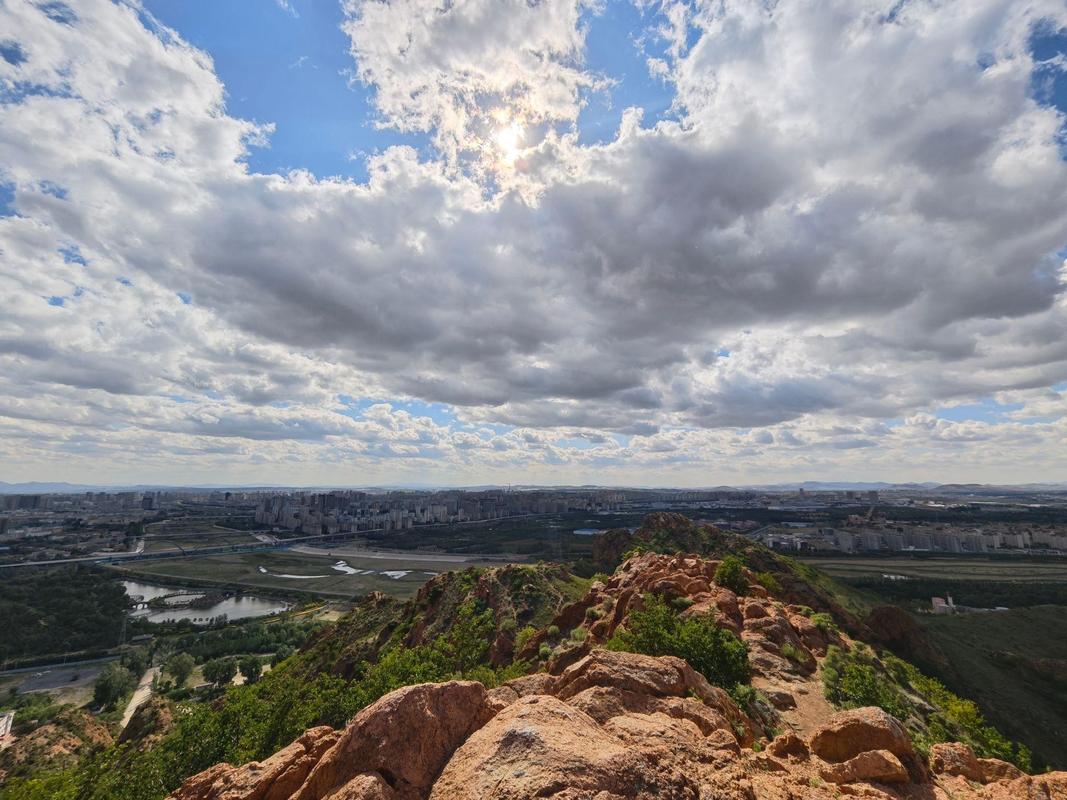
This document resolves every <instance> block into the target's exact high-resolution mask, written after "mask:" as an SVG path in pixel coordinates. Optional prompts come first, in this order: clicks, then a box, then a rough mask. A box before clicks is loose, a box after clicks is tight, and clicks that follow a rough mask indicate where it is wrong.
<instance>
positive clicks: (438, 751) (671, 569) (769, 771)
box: [171, 554, 1067, 800]
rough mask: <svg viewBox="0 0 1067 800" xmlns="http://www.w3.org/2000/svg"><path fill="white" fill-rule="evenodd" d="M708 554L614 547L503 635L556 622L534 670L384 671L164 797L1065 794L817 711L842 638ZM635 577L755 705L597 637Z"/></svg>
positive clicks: (644, 798) (1054, 778)
mask: <svg viewBox="0 0 1067 800" xmlns="http://www.w3.org/2000/svg"><path fill="white" fill-rule="evenodd" d="M717 566H718V562H716V561H714V560H708V559H702V558H697V557H693V556H662V555H651V554H649V555H641V556H637V557H635V558H632V559H630V560H629V561H627V562H626V563H625V564H624V565H623V566H622V567H620V568H619V570H618V571H617V572H616V574H615V575H614V576H612V577H611V578H610V579H608V580H606V581H602V582H597V583H594V584H593V585H592V587H591V588H590V589H589V591H588V592H587V593H586V594H585V596H584V597H582V598H581V599H580V600H578V601H576V602H574V603H571V604H569V605H567V606H564V607H563V608H562V609H561V610H560V612H559V613H558V614H557V615H556V616H555V619H554V620H553V622H552V625H551V626H548V627H547V628H545V629H542V631H541V632H540V633H538V635H537V636H536V637H534V638H533V639H532V640H531V641H530V642H529V643H528V644H526V646H525V647H524V649H523V652H522V653H519V656H520V657H522V656H524V655H525V656H528V657H533V655H534V654H538V653H541V652H543V651H542V650H541V647H542V646H543V645H545V644H550V639H551V636H550V634H549V633H548V631H549V630H550V629H558V633H557V634H556V638H557V639H558V640H559V641H558V643H557V644H556V645H555V646H554V648H553V649H552V652H551V654H550V655H549V657H548V658H547V659H545V663H544V667H545V669H544V671H542V672H538V673H535V674H531V675H527V676H525V677H522V678H518V679H516V680H512V681H508V682H507V683H505V684H503V685H501V686H499V687H497V688H494V689H486V688H485V687H484V686H482V684H480V683H476V682H471V681H450V682H446V683H437V684H420V685H416V686H408V687H405V688H402V689H399V690H397V691H395V692H392V693H390V694H388V695H386V696H385V697H383V698H382V699H381V700H379V701H378V702H376V703H374V704H373V705H371V706H369V707H367V708H365V709H363V711H361V712H360V713H359V714H357V715H356V717H355V718H354V719H353V720H352V721H351V722H350V723H349V725H348V726H347V727H346V728H345V729H344V730H341V731H335V730H332V729H330V728H325V727H322V728H313V729H311V730H309V731H307V732H305V733H304V735H303V736H301V737H300V738H299V739H298V740H297V741H296V742H294V743H292V744H291V745H289V746H288V747H286V748H284V749H283V750H280V751H279V752H277V753H276V754H275V755H273V756H271V757H270V758H268V759H266V760H265V761H263V762H253V763H250V764H245V765H243V766H230V765H227V764H219V765H216V766H214V767H212V768H210V769H208V770H206V771H205V772H203V773H201V774H199V775H197V776H194V777H192V778H190V779H189V780H187V781H186V782H185V784H183V786H182V787H181V788H180V789H178V790H177V791H176V792H175V793H174V794H173V795H172V796H171V797H172V800H285V799H286V798H293V799H294V800H416V799H417V800H445V799H446V798H448V799H451V798H460V799H463V798H468V799H469V800H474V798H479V799H481V798H497V799H499V800H511V799H512V798H514V799H515V800H518V798H530V797H543V798H555V800H578V799H579V798H590V799H591V800H621V798H637V799H639V800H652V798H679V799H681V798H687V799H689V800H696V799H697V798H723V799H724V800H727V799H728V800H735V799H736V800H756V798H774V800H799V799H800V798H812V800H817V799H821V798H827V800H829V799H830V798H839V797H840V796H841V795H854V796H860V797H868V798H915V800H919V799H920V798H922V800H970V798H984V799H985V800H1001V798H1004V800H1007V798H1009V797H1011V798H1014V797H1024V798H1028V799H1032V800H1060V798H1067V773H1062V772H1061V773H1049V774H1046V775H1041V776H1028V775H1024V774H1023V773H1021V772H1020V771H1019V770H1018V769H1016V768H1015V767H1014V766H1012V765H1011V764H1008V763H1007V762H1004V761H998V760H996V759H981V758H977V757H976V756H975V754H974V753H973V752H972V751H971V750H970V749H969V748H967V747H966V746H965V745H960V744H942V745H935V746H934V747H933V748H932V749H931V751H930V753H929V756H924V755H923V754H920V753H919V752H917V751H916V750H915V749H914V747H913V745H912V742H911V740H910V738H909V736H908V734H907V732H906V731H905V728H904V726H903V725H902V724H901V723H900V722H899V721H898V720H896V719H894V718H893V717H891V716H890V715H888V714H886V713H885V712H884V711H882V710H880V709H877V708H860V709H852V710H849V711H841V712H834V711H833V710H832V709H831V708H830V707H829V705H828V704H827V703H826V701H825V700H824V699H823V698H822V693H821V691H820V686H819V681H818V671H819V664H820V659H821V658H822V657H823V656H825V654H826V651H827V648H828V647H829V646H830V645H831V644H836V645H837V646H839V647H842V648H849V647H851V646H852V642H851V640H850V639H849V638H848V637H847V636H846V635H844V634H841V633H838V632H836V631H835V630H833V629H832V628H829V627H826V626H824V627H823V628H820V627H819V626H818V625H816V624H815V623H814V622H813V621H812V620H811V618H810V617H809V616H808V615H807V613H806V610H805V609H804V608H802V607H799V606H794V605H790V604H788V603H783V602H781V601H779V600H777V599H775V598H773V597H770V596H768V592H767V591H766V589H765V588H764V587H763V586H761V585H759V584H758V583H757V582H756V581H755V577H756V576H755V575H753V574H752V573H748V574H747V575H746V577H747V578H748V579H749V581H750V585H749V587H748V590H747V592H746V593H745V595H744V596H742V597H739V596H738V595H737V594H735V593H734V592H732V591H730V590H729V589H727V588H725V587H722V586H719V585H717V584H715V582H714V576H715V570H716V568H717ZM648 593H652V594H657V595H660V596H662V597H665V598H668V599H671V600H674V601H677V602H676V606H677V607H684V608H685V610H684V611H683V612H682V614H683V615H687V616H694V615H710V616H711V617H713V618H714V619H715V620H716V622H717V623H718V624H719V625H721V626H722V627H724V628H727V629H729V630H731V631H733V632H734V633H736V634H737V635H739V636H740V637H741V638H742V639H743V640H744V641H745V642H746V644H747V645H748V647H749V656H750V663H751V666H752V670H753V676H754V677H753V683H754V685H756V686H757V687H760V688H762V689H763V691H764V692H766V694H767V696H768V697H770V699H771V700H772V701H773V705H774V707H775V708H774V710H772V711H771V712H770V713H771V715H772V716H771V718H767V717H765V716H760V715H758V714H757V715H753V713H752V710H751V709H746V710H742V709H741V708H739V707H738V706H737V704H736V703H735V702H734V700H733V699H731V697H730V695H728V694H727V693H726V692H725V691H723V690H722V689H721V688H718V687H715V686H712V685H711V684H709V683H708V681H707V680H706V679H705V678H704V676H702V675H701V674H699V673H698V672H696V671H695V670H693V669H692V668H691V667H690V666H689V665H688V664H687V663H686V662H685V661H682V660H681V659H678V658H674V657H672V656H661V657H653V656H647V655H639V654H635V653H624V652H614V651H611V650H607V649H604V648H603V645H604V644H605V643H606V642H607V641H608V640H609V639H610V638H611V636H612V634H613V633H614V632H615V631H616V630H618V628H619V627H620V626H622V627H625V624H626V620H627V617H628V615H629V614H630V613H631V612H632V611H634V610H635V609H637V608H640V607H641V605H642V603H643V598H644V596H645V595H646V594H648ZM577 629H581V630H582V631H583V633H581V634H579V635H571V636H564V635H563V634H564V633H565V632H572V631H575V630H577ZM746 712H748V713H746Z"/></svg>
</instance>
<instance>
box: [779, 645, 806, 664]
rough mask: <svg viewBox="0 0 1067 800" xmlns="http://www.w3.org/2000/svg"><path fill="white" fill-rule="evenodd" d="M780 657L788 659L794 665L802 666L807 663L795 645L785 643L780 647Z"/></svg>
mask: <svg viewBox="0 0 1067 800" xmlns="http://www.w3.org/2000/svg"><path fill="white" fill-rule="evenodd" d="M782 657H783V658H788V659H789V660H790V661H792V662H793V663H794V664H803V663H804V662H806V661H807V658H805V657H804V653H803V652H802V651H801V650H800V648H799V647H797V646H796V645H793V644H790V643H789V642H786V643H785V644H783V645H782Z"/></svg>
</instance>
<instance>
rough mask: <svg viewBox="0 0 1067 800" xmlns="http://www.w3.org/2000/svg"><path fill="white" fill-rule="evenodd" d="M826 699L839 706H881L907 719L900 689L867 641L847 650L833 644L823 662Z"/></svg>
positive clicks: (899, 717) (888, 711) (894, 714)
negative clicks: (878, 663)
mask: <svg viewBox="0 0 1067 800" xmlns="http://www.w3.org/2000/svg"><path fill="white" fill-rule="evenodd" d="M822 679H823V689H824V692H825V694H826V699H827V700H829V701H830V702H831V703H833V704H834V705H835V706H837V707H838V708H859V707H860V706H878V707H879V708H880V709H882V710H883V711H885V712H886V713H889V714H892V715H893V716H894V717H896V718H897V719H901V720H903V719H907V716H908V708H907V706H906V705H905V704H904V702H903V700H902V698H901V697H900V692H899V691H898V690H897V688H896V687H895V686H894V685H893V683H892V682H891V681H889V680H886V677H885V676H884V675H880V674H879V673H878V670H877V669H876V668H875V662H874V653H873V652H871V649H870V648H869V647H866V646H865V645H856V646H855V647H854V648H853V649H852V650H851V651H849V652H845V651H844V650H842V649H841V648H839V647H834V646H831V647H830V648H829V650H828V651H827V653H826V658H825V659H824V660H823V663H822Z"/></svg>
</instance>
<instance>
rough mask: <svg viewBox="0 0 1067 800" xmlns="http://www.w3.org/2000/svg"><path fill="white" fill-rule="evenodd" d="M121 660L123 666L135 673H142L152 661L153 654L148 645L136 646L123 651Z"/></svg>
mask: <svg viewBox="0 0 1067 800" xmlns="http://www.w3.org/2000/svg"><path fill="white" fill-rule="evenodd" d="M120 661H121V662H122V666H124V667H126V669H128V670H129V671H130V672H132V673H133V674H134V675H141V674H143V673H144V671H145V670H146V669H148V666H149V665H150V664H151V663H152V656H151V654H150V653H149V652H148V648H147V647H135V648H133V649H132V650H127V651H126V652H125V653H123V654H122V658H121V659H120Z"/></svg>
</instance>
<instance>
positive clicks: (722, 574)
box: [715, 556, 748, 596]
mask: <svg viewBox="0 0 1067 800" xmlns="http://www.w3.org/2000/svg"><path fill="white" fill-rule="evenodd" d="M715 583H717V584H719V586H725V587H726V588H727V589H729V590H730V591H732V592H733V593H734V594H736V595H738V596H740V595H743V594H746V593H747V592H748V580H746V578H745V562H743V561H742V560H741V559H740V558H738V557H737V556H727V557H726V558H724V559H723V560H722V561H721V562H720V563H719V566H718V569H716V570H715Z"/></svg>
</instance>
